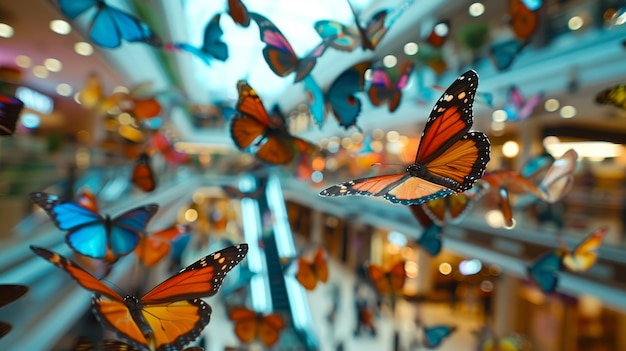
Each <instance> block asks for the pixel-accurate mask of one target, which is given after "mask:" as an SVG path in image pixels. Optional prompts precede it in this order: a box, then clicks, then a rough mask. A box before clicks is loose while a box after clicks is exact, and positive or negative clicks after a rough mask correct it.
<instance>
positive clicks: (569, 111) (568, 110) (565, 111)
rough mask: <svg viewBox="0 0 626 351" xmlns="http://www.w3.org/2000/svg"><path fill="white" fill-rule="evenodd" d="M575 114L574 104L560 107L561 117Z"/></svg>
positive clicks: (569, 116)
mask: <svg viewBox="0 0 626 351" xmlns="http://www.w3.org/2000/svg"><path fill="white" fill-rule="evenodd" d="M574 116H576V108H575V107H574V106H570V105H567V106H563V107H561V117H562V118H572V117H574Z"/></svg>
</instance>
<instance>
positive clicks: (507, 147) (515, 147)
mask: <svg viewBox="0 0 626 351" xmlns="http://www.w3.org/2000/svg"><path fill="white" fill-rule="evenodd" d="M502 154H503V155H504V157H508V158H513V157H515V156H517V155H519V144H518V143H517V142H516V141H513V140H509V141H507V142H506V143H504V144H503V145H502Z"/></svg>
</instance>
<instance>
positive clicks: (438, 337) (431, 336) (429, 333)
mask: <svg viewBox="0 0 626 351" xmlns="http://www.w3.org/2000/svg"><path fill="white" fill-rule="evenodd" d="M455 330H456V327H454V326H448V325H437V326H434V327H423V329H422V331H423V332H424V339H423V341H422V344H423V345H424V346H425V347H426V348H429V349H434V348H437V347H439V346H440V345H441V343H442V342H443V341H444V340H445V339H446V338H447V337H449V336H450V334H452V333H453V332H454V331H455Z"/></svg>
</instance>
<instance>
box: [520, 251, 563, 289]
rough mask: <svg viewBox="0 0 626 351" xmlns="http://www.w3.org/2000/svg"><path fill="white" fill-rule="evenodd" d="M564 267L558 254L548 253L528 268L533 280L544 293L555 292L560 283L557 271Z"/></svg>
mask: <svg viewBox="0 0 626 351" xmlns="http://www.w3.org/2000/svg"><path fill="white" fill-rule="evenodd" d="M562 267H563V260H562V258H561V256H560V255H559V254H558V253H556V252H550V253H547V254H545V255H543V256H541V257H539V258H538V259H537V260H536V261H535V262H533V264H532V265H531V266H530V267H528V274H529V275H530V277H531V279H532V280H533V281H534V282H535V283H537V285H539V287H540V288H541V290H542V291H543V292H553V291H555V290H556V286H557V283H558V279H559V278H558V275H557V274H556V273H557V271H559V270H561V268H562Z"/></svg>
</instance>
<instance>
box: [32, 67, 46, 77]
mask: <svg viewBox="0 0 626 351" xmlns="http://www.w3.org/2000/svg"><path fill="white" fill-rule="evenodd" d="M33 75H34V76H35V77H37V78H41V79H45V78H48V70H47V69H46V67H44V66H35V67H33Z"/></svg>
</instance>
